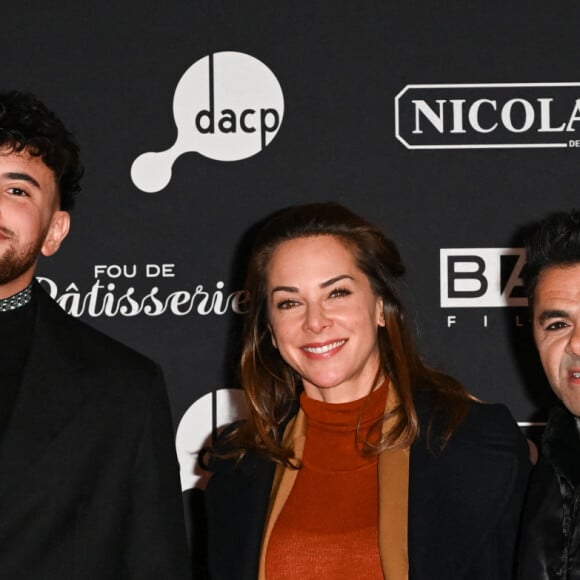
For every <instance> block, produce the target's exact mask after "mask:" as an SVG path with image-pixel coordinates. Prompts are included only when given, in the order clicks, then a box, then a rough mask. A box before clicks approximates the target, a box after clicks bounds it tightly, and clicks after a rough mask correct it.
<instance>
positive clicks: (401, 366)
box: [232, 202, 471, 467]
mask: <svg viewBox="0 0 580 580" xmlns="http://www.w3.org/2000/svg"><path fill="white" fill-rule="evenodd" d="M322 235H325V236H335V237H337V238H339V239H340V240H342V241H343V242H344V243H346V245H347V246H348V247H349V248H351V250H352V252H353V255H354V256H355V259H356V262H357V265H358V267H359V268H360V269H361V271H362V272H364V273H365V274H366V276H367V277H368V279H369V282H370V284H371V288H372V289H373V291H374V293H375V294H376V295H377V296H380V297H381V298H382V299H383V303H384V315H385V321H386V324H385V326H384V327H379V328H378V340H379V350H380V364H381V368H380V369H379V372H378V374H377V378H379V377H380V376H383V377H384V376H388V377H389V378H390V380H391V384H392V385H393V386H394V388H395V389H396V390H397V393H398V395H399V399H400V405H399V407H398V408H397V409H395V410H393V411H391V412H390V413H388V417H392V416H393V415H394V416H395V420H394V421H393V423H394V426H393V428H391V429H390V430H389V431H388V432H387V433H384V434H383V435H382V436H381V437H380V439H379V441H378V444H376V443H375V444H371V443H368V442H367V445H366V449H367V451H368V450H370V452H372V453H379V452H380V451H382V450H384V449H387V448H391V447H405V446H408V445H410V444H411V443H412V442H413V441H414V440H415V439H416V438H417V436H418V434H419V421H418V418H417V411H416V409H415V403H414V394H415V392H416V390H417V389H423V388H427V389H431V390H432V391H433V392H434V393H435V395H436V408H437V409H439V410H441V409H443V410H445V426H444V429H443V433H442V442H443V444H445V443H446V442H447V441H448V440H449V438H450V437H451V435H452V434H453V431H454V430H455V429H456V427H457V426H458V425H459V424H460V423H461V421H462V420H463V418H464V417H465V415H466V413H467V410H468V405H469V400H470V398H471V397H470V395H469V394H468V393H467V391H466V390H465V389H464V388H463V386H462V385H461V384H460V383H458V382H457V381H456V380H455V379H453V378H451V377H449V376H447V375H445V374H443V373H441V372H439V371H436V370H434V369H432V368H429V367H428V366H426V365H425V364H424V363H423V362H422V361H421V359H420V357H419V355H418V353H417V349H416V347H415V344H414V341H413V338H412V336H411V332H410V331H409V327H408V325H407V321H406V317H405V313H404V311H403V306H402V303H401V300H400V298H399V295H398V290H397V283H396V281H397V278H399V277H400V276H402V274H403V273H404V266H403V263H402V262H401V257H400V254H399V251H398V250H397V247H396V246H395V244H394V242H393V241H392V240H390V239H389V238H388V237H387V236H385V235H384V234H383V232H382V231H381V230H380V229H379V228H378V227H376V226H374V225H373V224H371V223H369V222H367V221H366V220H364V219H363V218H361V217H360V216H358V215H356V214H355V213H353V212H351V211H350V210H348V209H346V208H345V207H343V206H341V205H339V204H337V203H332V202H328V203H313V204H306V205H299V206H294V207H289V208H287V209H284V210H282V211H279V212H277V213H275V214H274V215H273V216H272V217H271V218H270V219H269V220H267V221H266V222H265V225H264V226H263V227H262V228H261V230H260V231H259V233H258V235H257V238H256V240H255V242H254V246H253V249H252V252H251V255H250V259H249V266H248V270H247V277H246V290H247V291H248V292H249V295H250V307H249V311H248V313H247V314H246V320H245V329H244V340H243V350H242V359H241V379H242V384H243V387H244V391H245V395H246V400H247V403H248V409H249V417H248V420H247V421H245V422H243V423H242V424H240V426H239V427H238V428H237V429H236V430H235V431H234V432H233V433H232V437H233V439H235V442H236V447H237V448H238V449H240V452H239V455H240V456H241V455H243V454H245V453H246V452H247V451H248V450H250V449H253V450H258V451H261V452H263V453H265V454H266V455H267V456H269V457H270V458H271V459H273V460H274V461H276V462H278V463H282V464H284V465H286V466H288V467H295V465H294V464H293V462H292V458H293V453H292V450H291V449H288V448H286V447H284V446H283V445H282V442H281V431H282V427H283V425H284V424H285V423H286V422H287V420H288V419H289V418H290V417H291V416H292V414H293V413H295V411H296V406H297V401H298V398H299V394H300V392H301V390H302V384H301V379H300V377H299V376H298V374H297V373H296V372H295V371H294V370H293V369H292V368H291V367H290V366H288V364H287V363H286V362H285V361H284V360H283V359H282V357H281V356H280V354H279V352H278V351H277V350H276V349H275V348H274V347H273V345H272V341H271V336H270V331H269V328H268V298H267V284H268V280H267V276H268V266H269V264H270V260H271V258H272V254H273V252H274V250H275V249H276V248H277V247H278V246H279V245H280V244H282V243H284V242H286V241H288V240H293V239H296V238H303V237H311V236H322ZM386 418H387V417H384V419H386ZM379 427H380V425H379Z"/></svg>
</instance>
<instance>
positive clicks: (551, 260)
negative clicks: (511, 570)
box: [518, 211, 580, 580]
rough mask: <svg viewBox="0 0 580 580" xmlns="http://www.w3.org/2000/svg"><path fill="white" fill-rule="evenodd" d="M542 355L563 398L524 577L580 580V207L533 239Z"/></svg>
mask: <svg viewBox="0 0 580 580" xmlns="http://www.w3.org/2000/svg"><path fill="white" fill-rule="evenodd" d="M527 253H528V262H527V266H526V271H525V282H526V287H527V292H528V299H529V301H530V308H531V312H532V315H533V328H534V338H535V341H536V346H537V347H538V352H539V354H540V359H541V361H542V365H543V367H544V371H545V372H546V376H547V377H548V380H549V381H550V385H551V387H552V390H553V391H554V393H555V394H556V396H557V397H558V399H559V402H558V404H556V405H555V406H554V408H553V409H552V411H551V413H550V418H549V421H548V425H547V427H546V430H545V431H544V435H543V439H542V456H541V458H540V460H539V462H538V464H537V465H536V466H535V468H534V471H533V473H532V477H531V481H530V487H529V490H528V495H527V499H526V505H525V508H524V520H523V527H522V533H521V550H520V558H519V565H518V569H519V576H518V578H520V579H521V580H535V579H538V580H539V579H546V580H548V579H552V578H554V579H556V578H561V579H562V580H564V579H569V580H572V579H574V578H580V212H578V211H572V212H569V213H565V212H560V213H556V214H552V215H551V216H549V217H548V218H546V219H545V220H544V221H543V222H541V223H540V224H539V226H538V228H537V229H536V230H535V232H534V234H533V235H532V237H531V238H530V240H529V242H528V244H527Z"/></svg>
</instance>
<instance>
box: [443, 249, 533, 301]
mask: <svg viewBox="0 0 580 580" xmlns="http://www.w3.org/2000/svg"><path fill="white" fill-rule="evenodd" d="M525 263H526V252H525V250H524V249H523V248H452V249H449V248H442V249H441V250H440V284H441V307H442V308H502V307H506V306H527V304H528V300H527V297H526V294H525V290H524V287H523V282H522V278H521V273H522V270H523V268H524V266H525Z"/></svg>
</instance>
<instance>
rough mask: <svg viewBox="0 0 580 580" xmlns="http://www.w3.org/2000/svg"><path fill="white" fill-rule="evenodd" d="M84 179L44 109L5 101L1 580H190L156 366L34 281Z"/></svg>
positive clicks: (22, 98)
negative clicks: (72, 311)
mask: <svg viewBox="0 0 580 580" xmlns="http://www.w3.org/2000/svg"><path fill="white" fill-rule="evenodd" d="M81 174H82V169H81V166H80V163H79V154H78V147H77V145H76V144H75V142H74V140H73V138H72V136H71V134H70V133H69V132H68V131H67V130H66V128H65V127H64V126H63V124H62V122H61V121H60V120H59V119H58V118H57V117H56V116H55V115H54V114H53V113H51V112H50V111H49V110H48V109H47V108H46V107H45V105H44V104H43V103H41V102H40V101H38V99H36V98H35V97H33V96H32V95H27V94H22V93H6V94H0V346H1V348H0V579H1V580H8V579H10V580H14V579H18V580H56V579H58V580H66V579H69V578H70V579H72V578H75V579H76V578H79V579H81V578H82V579H83V580H108V579H111V580H113V579H115V580H119V579H127V580H133V579H134V580H137V579H139V580H186V579H189V577H190V576H189V571H188V555H187V549H186V540H185V530H184V522H183V510H182V504H181V493H180V489H179V482H178V472H177V461H176V457H175V449H174V445H173V431H172V426H171V418H170V414H169V407H168V401H167V395H166V392H165V386H164V383H163V377H162V374H161V371H160V369H159V367H158V366H157V365H156V364H155V363H153V362H152V361H150V360H149V359H147V358H145V357H143V356H142V355H140V354H137V353H136V352H134V351H132V350H131V349H129V348H127V347H125V346H123V345H121V344H120V343H118V342H116V341H114V340H113V339H111V338H108V337H106V336H105V335H103V334H101V333H99V332H97V331H96V330H94V329H92V328H90V327H88V326H87V325H85V324H84V323H82V322H80V321H78V320H76V319H74V318H72V317H70V316H68V315H67V314H65V313H64V312H63V310H62V309H61V308H60V307H59V306H58V305H57V304H55V303H54V302H53V301H52V300H51V299H50V298H49V296H48V295H47V294H46V293H45V292H44V290H43V289H42V288H41V287H40V286H39V285H38V284H37V283H36V282H35V281H34V273H35V269H36V265H37V262H38V258H39V256H40V255H41V254H43V255H45V256H50V255H52V254H54V253H55V252H56V251H57V250H58V249H59V247H60V245H61V243H62V242H63V240H64V238H65V237H66V235H67V233H68V230H69V223H70V215H69V213H68V210H69V209H71V208H72V205H73V201H74V196H75V194H76V193H77V192H78V190H79V179H80V177H81Z"/></svg>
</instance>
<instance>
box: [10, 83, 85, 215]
mask: <svg viewBox="0 0 580 580" xmlns="http://www.w3.org/2000/svg"><path fill="white" fill-rule="evenodd" d="M0 147H2V148H8V149H9V150H12V151H16V152H21V151H26V152H27V153H29V154H30V155H34V156H38V157H41V158H42V160H43V162H44V163H45V164H46V166H47V167H49V168H50V169H52V171H53V172H54V175H55V179H56V182H57V185H58V190H59V194H60V208H61V209H63V210H70V209H72V208H73V207H74V203H75V196H76V195H77V193H78V192H79V191H80V179H81V177H82V175H83V167H82V165H81V162H80V159H79V146H78V145H77V143H76V141H75V140H74V138H73V136H72V134H71V133H70V131H68V129H67V128H66V127H65V126H64V124H63V122H62V121H61V120H60V119H59V118H58V117H57V116H56V115H55V114H54V113H53V112H52V111H49V110H48V108H47V107H46V105H45V104H44V103H42V102H41V101H40V100H39V99H38V98H37V97H35V96H34V95H32V94H30V93H22V92H18V91H11V92H7V93H0Z"/></svg>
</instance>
